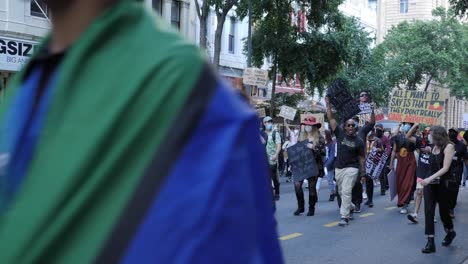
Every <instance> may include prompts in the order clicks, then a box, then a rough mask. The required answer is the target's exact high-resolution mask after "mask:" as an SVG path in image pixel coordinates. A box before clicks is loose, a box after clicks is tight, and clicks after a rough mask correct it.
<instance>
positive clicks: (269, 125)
mask: <svg viewBox="0 0 468 264" xmlns="http://www.w3.org/2000/svg"><path fill="white" fill-rule="evenodd" d="M265 128H266V130H268V131H271V130H272V129H273V124H266V125H265Z"/></svg>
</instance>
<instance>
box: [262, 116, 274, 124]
mask: <svg viewBox="0 0 468 264" xmlns="http://www.w3.org/2000/svg"><path fill="white" fill-rule="evenodd" d="M272 120H273V118H271V117H269V116H265V117H264V118H263V123H265V122H270V121H272Z"/></svg>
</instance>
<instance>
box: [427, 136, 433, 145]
mask: <svg viewBox="0 0 468 264" xmlns="http://www.w3.org/2000/svg"><path fill="white" fill-rule="evenodd" d="M427 140H429V143H431V144H432V143H433V141H432V135H431V134H429V136H428V137H427Z"/></svg>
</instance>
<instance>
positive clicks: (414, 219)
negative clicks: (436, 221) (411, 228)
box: [408, 214, 418, 224]
mask: <svg viewBox="0 0 468 264" xmlns="http://www.w3.org/2000/svg"><path fill="white" fill-rule="evenodd" d="M408 220H410V221H411V222H413V224H417V223H418V218H417V217H416V216H415V215H412V214H409V215H408Z"/></svg>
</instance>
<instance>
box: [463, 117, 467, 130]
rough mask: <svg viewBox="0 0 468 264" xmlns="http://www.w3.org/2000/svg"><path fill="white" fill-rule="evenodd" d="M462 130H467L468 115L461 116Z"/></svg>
mask: <svg viewBox="0 0 468 264" xmlns="http://www.w3.org/2000/svg"><path fill="white" fill-rule="evenodd" d="M463 128H464V129H465V130H466V129H468V113H464V114H463Z"/></svg>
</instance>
